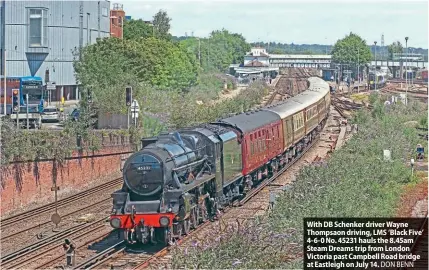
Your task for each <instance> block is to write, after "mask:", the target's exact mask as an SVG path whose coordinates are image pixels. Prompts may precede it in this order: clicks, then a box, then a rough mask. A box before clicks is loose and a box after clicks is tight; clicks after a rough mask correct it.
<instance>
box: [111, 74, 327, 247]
mask: <svg viewBox="0 0 429 270" xmlns="http://www.w3.org/2000/svg"><path fill="white" fill-rule="evenodd" d="M308 86H309V87H308V90H306V91H305V92H303V93H301V94H298V95H296V96H295V97H292V98H290V99H288V100H286V101H284V102H283V103H280V104H277V105H271V106H268V107H265V108H263V109H259V110H255V111H251V112H246V113H241V114H237V115H235V116H232V117H229V118H225V119H222V120H219V121H217V122H215V123H210V124H205V125H201V126H199V127H197V128H187V129H182V130H179V131H176V132H173V133H169V134H161V135H159V136H158V137H155V138H147V139H143V140H142V146H143V148H142V150H140V151H138V152H136V153H134V154H133V155H131V156H130V157H129V158H128V160H127V161H126V162H125V164H124V167H123V178H124V184H123V186H122V188H121V189H120V190H118V191H116V192H114V193H113V194H112V197H113V210H112V214H111V217H110V224H111V226H112V227H113V228H119V229H122V230H123V231H124V236H125V239H126V240H127V242H128V243H147V242H152V243H157V242H163V243H165V244H168V243H170V242H171V240H173V239H174V238H178V237H180V236H181V235H182V234H188V233H189V231H190V230H191V229H192V228H195V227H197V226H198V224H199V223H201V222H204V221H205V220H207V219H212V218H213V217H214V216H215V215H216V213H217V211H218V210H219V209H222V207H224V206H226V205H228V204H231V203H232V202H233V201H234V200H236V199H238V198H241V197H242V196H244V195H245V194H246V192H247V191H248V190H250V189H252V188H253V187H255V186H256V185H257V184H258V183H260V182H261V181H263V180H264V179H265V178H267V177H269V176H271V175H272V174H274V173H275V172H276V171H278V170H280V169H281V168H282V167H283V166H285V165H286V164H288V163H290V162H291V161H292V160H293V159H294V158H296V157H297V156H298V155H299V153H301V152H302V151H303V150H304V149H305V148H306V147H307V146H308V145H309V144H310V142H311V141H312V140H313V139H314V138H315V137H316V135H317V133H318V132H320V131H321V129H322V127H323V125H324V123H325V121H326V119H327V117H328V112H329V106H330V104H331V99H330V91H329V85H328V84H327V83H326V82H325V81H323V80H322V79H320V78H317V77H311V78H309V79H308Z"/></svg>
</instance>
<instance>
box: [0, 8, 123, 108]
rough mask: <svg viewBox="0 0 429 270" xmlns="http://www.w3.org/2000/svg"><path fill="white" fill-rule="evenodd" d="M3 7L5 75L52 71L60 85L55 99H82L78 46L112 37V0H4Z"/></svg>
mask: <svg viewBox="0 0 429 270" xmlns="http://www.w3.org/2000/svg"><path fill="white" fill-rule="evenodd" d="M0 5H1V6H0V41H1V44H0V45H1V46H0V49H1V53H0V54H1V61H0V62H1V74H2V75H3V74H4V71H5V69H6V76H8V77H9V76H39V77H42V78H43V79H45V75H46V73H49V81H51V82H55V84H56V90H53V91H52V95H51V96H52V100H53V101H55V100H60V99H61V97H62V96H64V98H65V99H66V100H73V99H78V98H79V87H78V85H77V82H76V78H75V76H74V69H73V60H74V59H75V57H78V56H77V55H78V54H76V53H77V52H78V50H79V48H82V47H84V46H86V45H88V44H93V43H95V42H96V40H97V39H98V38H105V37H110V35H111V18H110V16H111V14H110V2H109V1H106V0H100V1H10V0H6V1H2V2H1V3H0ZM117 20H119V19H118V18H117ZM116 23H117V21H116ZM115 33H119V34H121V32H118V31H117V29H116V30H115ZM5 50H6V57H5ZM5 60H6V61H5ZM44 83H46V82H44Z"/></svg>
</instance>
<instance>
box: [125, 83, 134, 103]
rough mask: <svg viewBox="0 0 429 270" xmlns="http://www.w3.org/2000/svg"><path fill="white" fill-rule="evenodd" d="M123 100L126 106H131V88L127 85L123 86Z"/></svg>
mask: <svg viewBox="0 0 429 270" xmlns="http://www.w3.org/2000/svg"><path fill="white" fill-rule="evenodd" d="M125 101H126V104H127V106H128V107H129V106H131V102H133V88H132V87H131V86H128V87H127V88H125Z"/></svg>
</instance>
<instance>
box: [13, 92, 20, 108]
mask: <svg viewBox="0 0 429 270" xmlns="http://www.w3.org/2000/svg"><path fill="white" fill-rule="evenodd" d="M12 108H13V111H14V112H19V90H18V89H13V95H12Z"/></svg>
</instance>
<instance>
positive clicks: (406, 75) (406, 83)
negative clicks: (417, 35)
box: [405, 37, 408, 105]
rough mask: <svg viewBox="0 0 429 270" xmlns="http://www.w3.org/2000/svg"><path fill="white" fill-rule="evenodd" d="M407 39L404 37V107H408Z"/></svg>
mask: <svg viewBox="0 0 429 270" xmlns="http://www.w3.org/2000/svg"><path fill="white" fill-rule="evenodd" d="M407 81H408V37H405V105H408V82H407Z"/></svg>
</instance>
